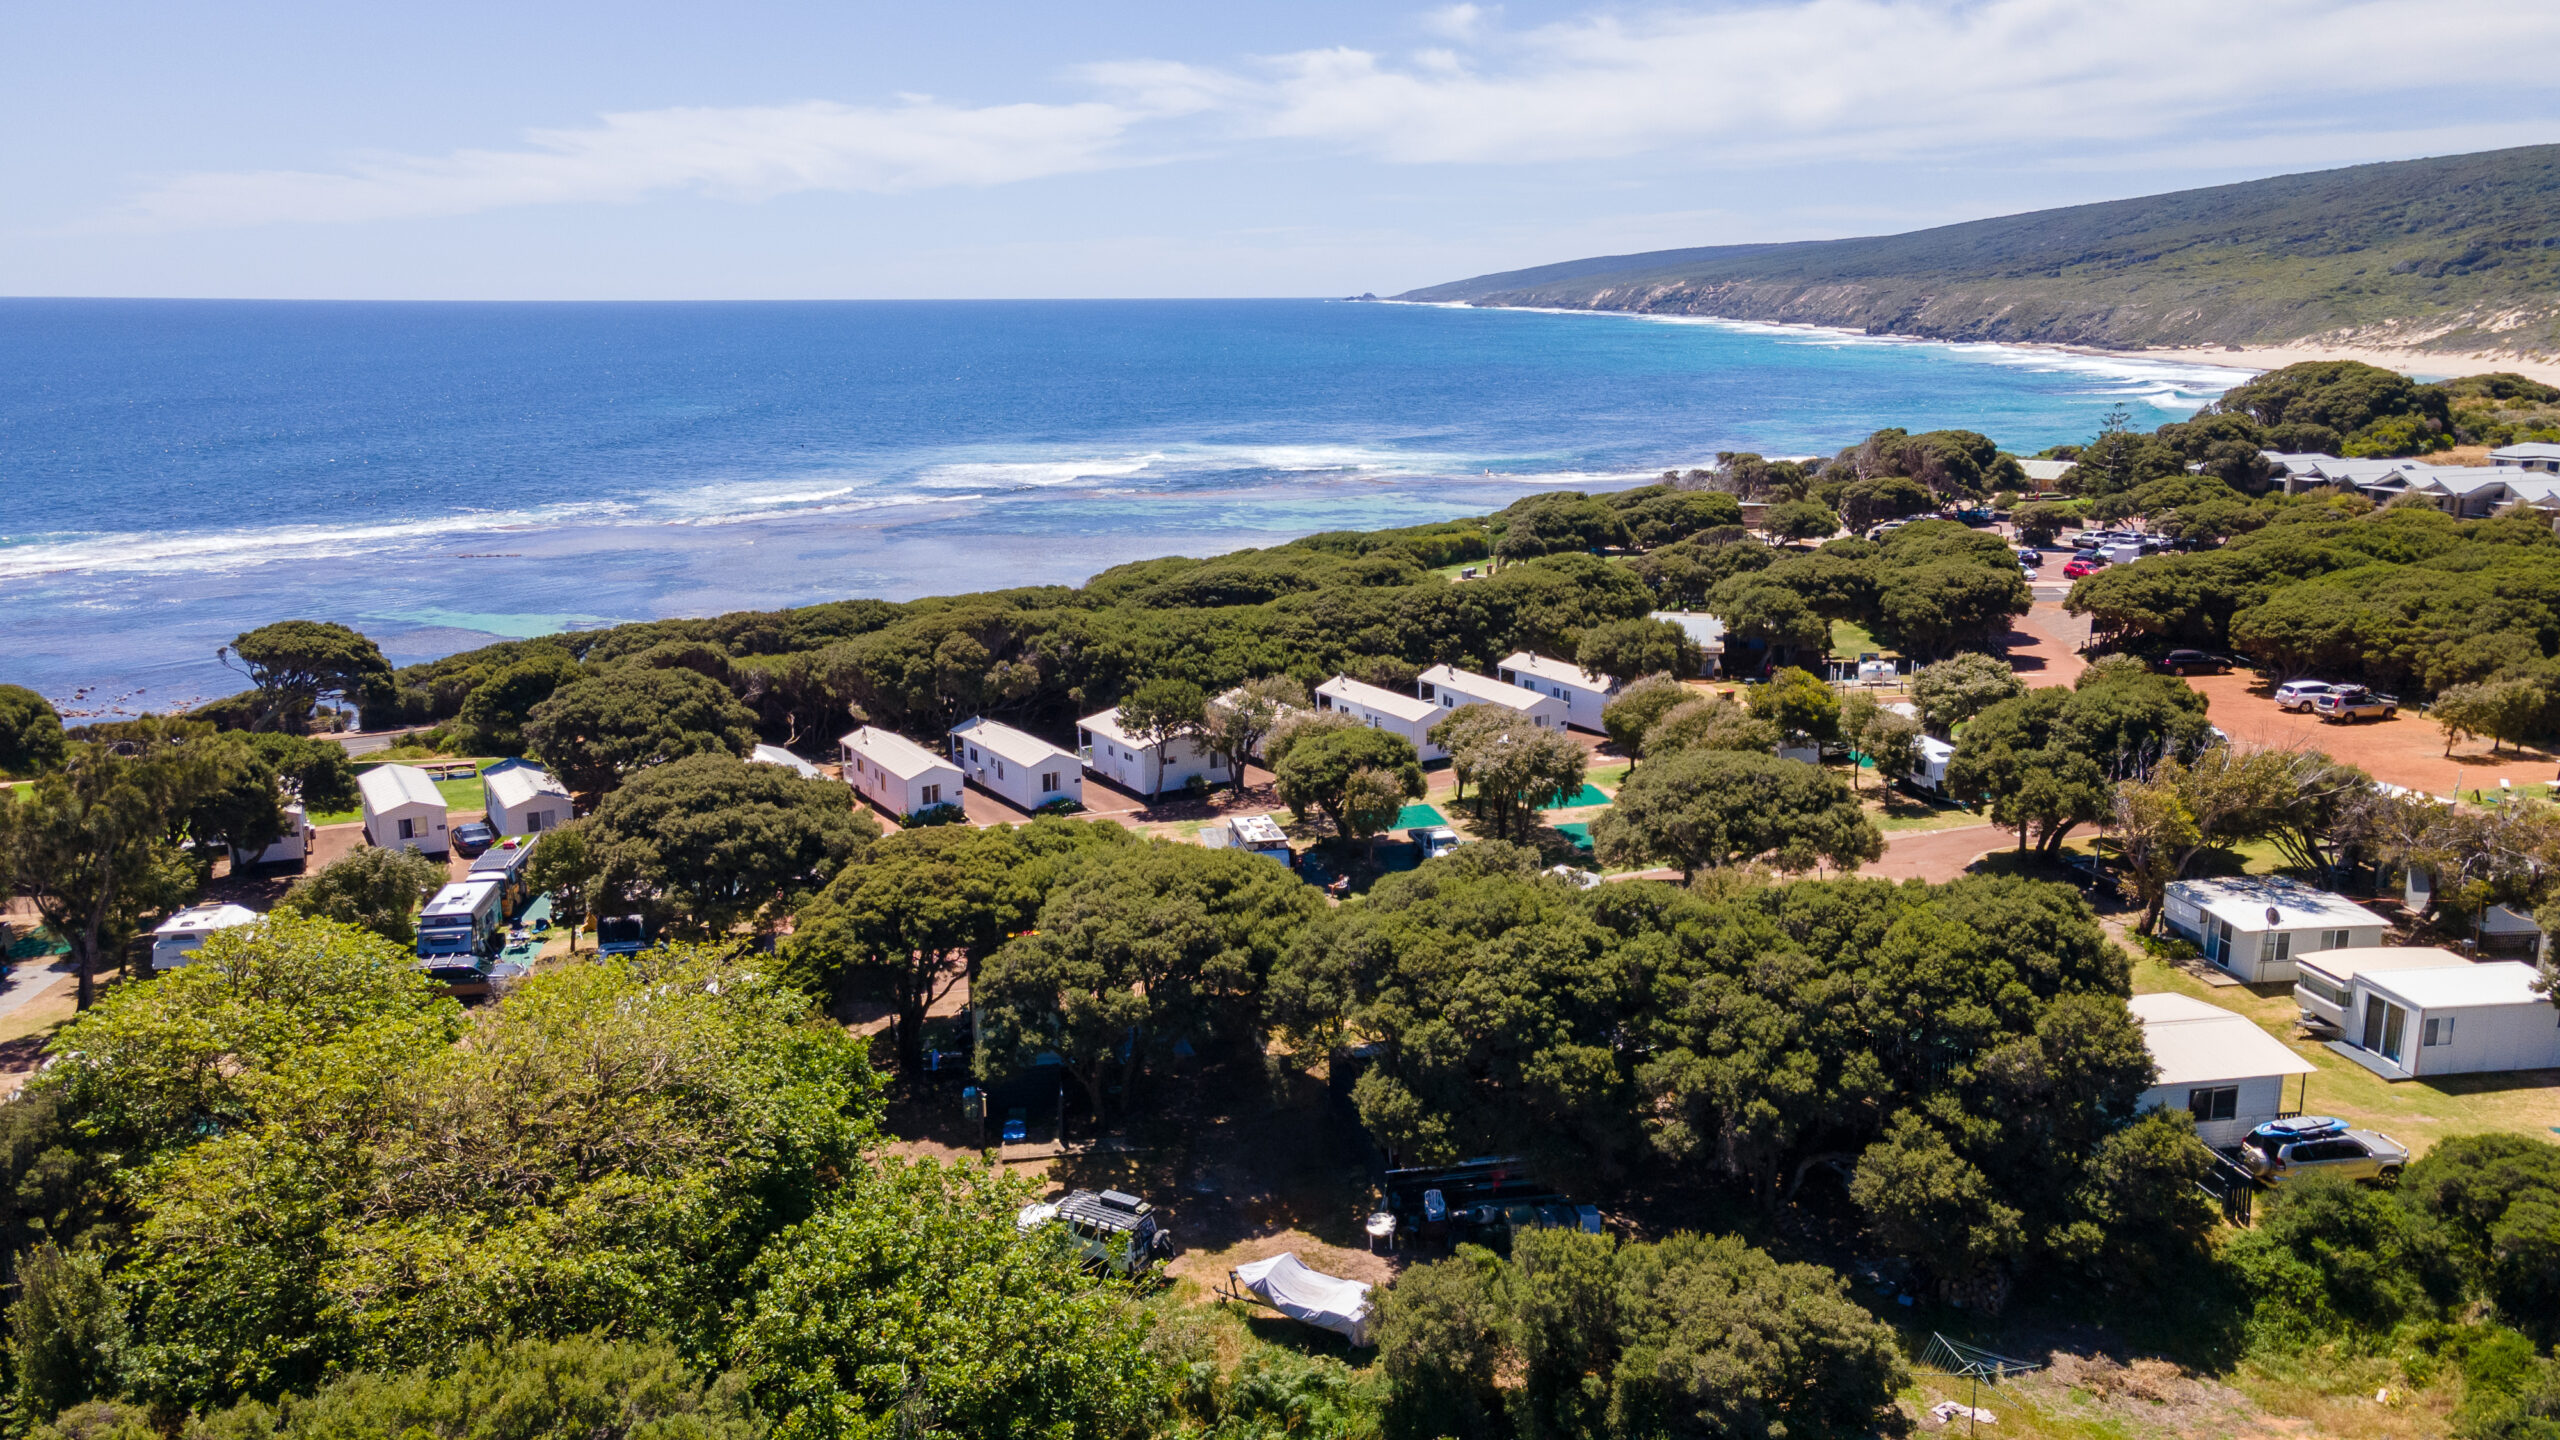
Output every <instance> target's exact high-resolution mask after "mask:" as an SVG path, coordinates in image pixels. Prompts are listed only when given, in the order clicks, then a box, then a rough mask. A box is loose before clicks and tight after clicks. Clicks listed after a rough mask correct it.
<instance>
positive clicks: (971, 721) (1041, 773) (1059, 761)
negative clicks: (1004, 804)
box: [951, 715, 1084, 810]
mask: <svg viewBox="0 0 2560 1440" xmlns="http://www.w3.org/2000/svg"><path fill="white" fill-rule="evenodd" d="M951 763H952V764H954V765H957V766H959V767H960V771H961V773H962V774H964V775H966V776H968V777H969V778H970V779H971V780H972V781H974V782H976V784H977V786H978V788H979V789H981V790H984V791H986V792H988V793H989V794H992V795H996V796H999V797H1001V798H1003V799H1005V800H1008V801H1010V802H1012V804H1013V805H1014V806H1015V807H1016V808H1018V809H1023V810H1037V809H1039V808H1040V807H1041V806H1043V805H1049V804H1054V803H1056V802H1057V801H1060V800H1073V801H1075V802H1077V803H1078V804H1082V803H1083V801H1084V762H1083V761H1080V760H1078V759H1077V758H1076V757H1075V756H1073V755H1070V754H1068V753H1067V752H1066V751H1064V750H1061V749H1059V748H1058V747H1057V746H1055V745H1052V744H1050V743H1049V742H1048V741H1046V740H1043V739H1041V738H1040V737H1039V736H1037V735H1029V734H1025V733H1024V732H1022V731H1020V730H1016V729H1014V728H1013V727H1012V726H1010V725H1004V724H999V723H997V722H996V721H993V720H989V719H987V718H986V717H984V716H977V715H973V716H971V717H970V718H968V719H966V720H963V721H961V722H960V723H959V724H957V725H954V726H952V727H951Z"/></svg>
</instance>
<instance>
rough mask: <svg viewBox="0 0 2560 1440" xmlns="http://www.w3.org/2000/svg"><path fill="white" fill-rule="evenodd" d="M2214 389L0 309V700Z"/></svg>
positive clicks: (352, 309) (1099, 336)
mask: <svg viewBox="0 0 2560 1440" xmlns="http://www.w3.org/2000/svg"><path fill="white" fill-rule="evenodd" d="M2246 374H2247V372H2245V371H2240V370H2229V369H2221V368H2216V367H2211V366H2202V365H2195V364H2183V363H2171V362H2164V361H2153V360H2145V359H2140V358H2131V357H2125V358H2119V357H2092V356H2080V355H2072V354H2065V353H2061V352H2055V351H2045V350H2033V349H2025V348H2019V347H2010V346H1996V345H1950V344H1937V343H1929V342H1919V341H1903V340H1890V339H1878V338H1873V337H1867V336H1859V335H1848V334H1839V333H1832V332H1822V331H1807V330H1799V329H1782V328H1777V327H1769V326H1754V325H1737V324H1729V323H1723V322H1714V321H1697V320H1685V319H1670V318H1657V317H1639V316H1622V315H1594V314H1560V313H1548V312H1537V311H1512V310H1471V309H1464V308H1456V307H1442V306H1420V305H1399V304H1364V303H1353V302H1343V301H1315V300H1272V301H1218V300H1202V301H1097V302H1035V301H1002V302H996V301H988V302H948V303H943V302H879V303H806V304H629V305H616V304H556V305H554V304H360V303H291V302H231V301H171V300H135V301H121V300H9V301H0V680H5V681H8V682H13V683H17V684H23V685H28V686H32V687H33V688H35V689H37V690H39V691H42V692H43V693H45V694H46V695H47V696H49V697H50V698H52V699H53V700H54V701H55V702H56V703H57V704H59V705H61V706H62V707H63V708H64V709H65V711H66V713H67V714H70V713H77V714H84V715H89V714H117V713H132V712H136V711H140V710H144V709H159V710H165V709H169V708H173V707H176V706H181V705H185V704H189V703H192V702H194V701H196V700H199V699H202V698H206V697H210V696H215V695H221V694H227V693H230V692H231V691H233V690H236V689H239V688H240V687H241V684H242V683H243V682H242V681H241V678H240V677H239V676H237V675H235V674H233V673H231V672H229V671H228V670H226V669H224V668H223V666H222V665H221V663H220V661H219V660H218V658H217V655H216V652H217V650H218V648H219V647H220V646H222V645H223V644H224V643H225V642H226V641H228V640H229V639H231V637H232V636H234V635H236V634H237V633H239V632H240V631H242V630H245V629H248V628H250V627H253V626H256V625H260V624H264V623H266V622H268V621H271V620H279V619H287V618H296V617H300V618H311V619H326V620H337V621H342V622H344V623H347V624H350V625H354V626H356V627H358V628H360V629H362V630H364V631H365V632H366V633H367V634H369V635H371V636H373V637H374V638H375V639H376V640H377V641H379V642H380V643H381V645H382V648H383V650H384V652H385V653H386V654H387V655H389V656H391V657H392V659H393V660H394V661H395V662H406V661H412V660H419V659H426V658H432V657H434V656H437V655H443V654H450V653H452V652H454V651H456V650H461V649H467V648H470V647H471V646H474V645H479V644H484V643H487V642H488V641H489V640H490V639H493V638H497V637H506V636H528V635H537V634H544V633H548V632H551V631H554V630H561V629H575V628H581V627H592V626H601V625H609V624H612V623H615V622H617V621H623V620H635V619H647V618H654V617H663V616H673V615H708V614H716V613H719V612H721V611H726V610H741V609H763V608H770V607H775V606H784V605H795V604H804V603H808V602H812V601H817V600H826V599H839V598H845V597H850V596H863V595H876V596H883V597H887V598H891V599H907V598H912V597H915V596H919V595H929V594H944V593H950V592H954V591H964V590H979V589H988V588H994V587H999V586H1010V585H1029V584H1052V583H1062V584H1073V583H1076V582H1078V581H1081V580H1083V579H1084V578H1085V577H1087V576H1089V575H1091V574H1093V573H1094V572H1096V571H1098V570H1101V569H1104V568H1105V567H1108V566H1111V565H1115V564H1119V563H1121V562H1124V561H1128V560H1135V559H1141V558H1145V557H1148V556H1154V555H1165V554H1213V553H1217V552H1220V551H1225V550H1232V549H1236V548H1239V547H1243V546H1249V545H1268V544H1273V543H1276V542H1279V541H1282V540H1286V539H1289V538H1292V537H1294V536H1298V535H1303V534H1306V533H1309V532H1312V531H1316V530H1330V529H1342V528H1372V527H1378V526H1386V525H1404V524H1414V523H1419V522H1422V521H1428V520H1438V519H1445V518H1449V517H1452V516H1458V515H1466V514H1475V513H1481V512H1484V511H1488V510H1492V509H1496V508H1499V507H1500V506H1502V505H1505V504H1508V503H1509V502H1510V501H1511V500H1513V499H1515V498H1517V497H1518V496H1520V495H1523V494H1526V493H1529V492H1531V491H1533V490H1538V489H1547V488H1555V487H1560V486H1575V487H1581V488H1589V489H1600V488H1609V487H1615V486H1620V485H1627V484H1635V483H1641V482H1642V481H1644V480H1645V479H1647V478H1648V477H1650V476H1653V475H1655V474H1658V473H1659V472H1661V471H1662V470H1664V469H1669V468H1687V467H1690V466H1693V465H1700V464H1706V463H1710V462H1711V461H1712V458H1713V456H1714V455H1715V454H1716V452H1718V451H1721V450H1752V451H1758V452H1760V453H1762V454H1767V455H1798V454H1816V453H1829V452H1831V451H1834V450H1837V449H1839V448H1840V447H1842V446H1845V445H1848V444H1851V443H1854V442H1856V441H1857V440H1859V439H1860V438H1862V437H1864V436H1865V435H1866V434H1867V433H1868V432H1869V431H1871V430H1874V429H1876V428H1878V427H1880V426H1885V425H1900V426H1904V427H1906V428H1908V429H1913V430H1922V429H1931V428H1937V427H1942V426H1961V427H1965V428H1969V429H1975V430H1980V431H1983V432H1985V433H1987V434H1989V435H1991V436H1992V437H1993V438H1994V439H1996V440H1998V441H1999V442H2000V443H2001V444H2003V445H2004V446H2006V447H2008V448H2010V449H2012V450H2015V451H2019V452H2028V451H2033V450H2037V449H2041V448H2043V447H2044V446H2047V445H2052V444H2056V443H2060V442H2064V441H2071V440H2082V439H2086V438H2087V437H2088V436H2089V435H2090V434H2091V433H2092V432H2093V431H2094V430H2095V429H2096V427H2097V424H2098V422H2099V418H2100V417H2101V416H2102V415H2103V414H2104V413H2105V412H2106V411H2107V410H2108V409H2109V408H2111V407H2113V406H2116V405H2119V404H2121V405H2124V406H2127V407H2128V408H2129V409H2130V410H2131V411H2132V413H2133V415H2134V423H2136V424H2137V425H2146V426H2147V425H2154V424H2158V423H2161V422H2163V421H2166V420H2171V419H2176V418H2180V417H2181V416H2183V415H2186V414H2188V413H2192V412H2193V411H2194V410H2195V409H2197V408H2198V407H2200V406H2201V405H2203V404H2204V403H2205V402H2207V401H2209V400H2210V399H2212V398H2213V397H2214V396H2215V395H2217V394H2219V393H2220V392H2221V391H2222V390H2223V389H2224V388H2226V387H2228V386H2230V385H2232V384H2236V383H2238V381H2239V380H2241V379H2243V378H2245V376H2246Z"/></svg>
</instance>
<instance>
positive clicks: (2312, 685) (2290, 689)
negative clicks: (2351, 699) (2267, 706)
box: [2276, 680, 2338, 714]
mask: <svg viewBox="0 0 2560 1440" xmlns="http://www.w3.org/2000/svg"><path fill="white" fill-rule="evenodd" d="M2337 688H2338V687H2337V686H2335V685H2332V684H2330V683H2329V682H2328V681H2326V680H2287V681H2286V682H2284V683H2283V684H2281V685H2279V686H2277V687H2276V708H2277V709H2279V710H2286V711H2291V712H2293V713H2295V714H2301V713H2303V712H2305V711H2308V710H2309V709H2310V708H2311V702H2312V701H2314V700H2317V699H2319V698H2320V697H2321V696H2323V695H2326V694H2328V693H2329V692H2330V691H2332V690H2335V689H2337Z"/></svg>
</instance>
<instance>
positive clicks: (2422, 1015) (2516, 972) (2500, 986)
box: [2329, 960, 2560, 1080]
mask: <svg viewBox="0 0 2560 1440" xmlns="http://www.w3.org/2000/svg"><path fill="white" fill-rule="evenodd" d="M2541 973H2542V972H2541V970H2540V969H2539V968H2538V967H2535V966H2532V965H2527V964H2525V963H2523V962H2522V961H2518V960H2491V961H2485V962H2482V963H2479V964H2473V965H2431V966H2422V967H2417V968H2412V969H2407V970H2367V971H2363V972H2361V973H2359V974H2357V975H2356V976H2355V978H2354V981H2353V983H2352V986H2351V988H2350V991H2349V994H2348V1007H2347V1014H2348V1020H2349V1023H2348V1025H2347V1027H2346V1033H2345V1034H2344V1035H2342V1036H2340V1037H2339V1038H2338V1039H2336V1040H2333V1041H2331V1042H2329V1048H2330V1049H2332V1050H2335V1051H2337V1052H2338V1053H2339V1054H2341V1055H2344V1056H2346V1057H2347V1058H2348V1059H2350V1060H2353V1061H2354V1062H2356V1063H2357V1064H2359V1065H2362V1066H2363V1067H2364V1068H2366V1069H2367V1070H2370V1071H2372V1072H2373V1073H2374V1074H2376V1075H2379V1076H2381V1077H2382V1078H2384V1079H2386V1080H2414V1079H2416V1078H2418V1077H2420V1076H2424V1075H2473V1074H2479V1073H2482V1072H2487V1071H2507V1070H2551V1069H2560V1018H2555V1013H2554V1011H2553V1009H2552V1004H2551V997H2550V996H2548V995H2544V994H2542V993H2540V992H2539V991H2537V990H2535V989H2534V982H2535V981H2536V980H2538V979H2539V978H2540V977H2541Z"/></svg>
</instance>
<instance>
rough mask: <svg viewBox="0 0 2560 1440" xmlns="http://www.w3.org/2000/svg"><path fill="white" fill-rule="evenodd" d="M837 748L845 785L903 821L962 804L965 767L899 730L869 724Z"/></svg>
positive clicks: (839, 743)
mask: <svg viewBox="0 0 2560 1440" xmlns="http://www.w3.org/2000/svg"><path fill="white" fill-rule="evenodd" d="M836 747H837V749H838V750H839V751H840V752H841V753H842V755H843V758H844V783H846V784H847V785H850V786H852V787H853V790H854V793H855V794H857V795H860V796H861V797H862V798H863V799H865V800H868V801H870V802H871V803H872V804H874V805H877V806H879V807H880V808H881V809H883V810H886V811H888V812H889V813H890V814H892V815H895V816H897V817H898V818H899V819H901V820H904V819H906V818H908V817H909V816H912V815H916V814H919V813H921V812H923V811H926V810H931V809H934V808H935V807H937V806H942V805H957V804H959V803H960V786H961V783H962V781H961V775H960V767H959V766H957V765H954V764H952V763H951V762H950V761H948V760H945V759H943V758H942V757H941V756H939V755H936V754H934V753H933V752H932V751H930V750H927V749H926V748H924V747H923V746H921V745H919V744H917V743H916V742H914V741H913V740H910V739H908V738H907V737H906V736H904V735H900V734H898V733H897V732H895V731H893V730H883V729H880V728H879V727H878V726H875V725H865V726H863V727H862V728H861V729H859V730H855V731H853V732H851V733H849V734H847V735H845V736H844V737H843V738H842V739H840V740H838V741H837V742H836Z"/></svg>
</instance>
